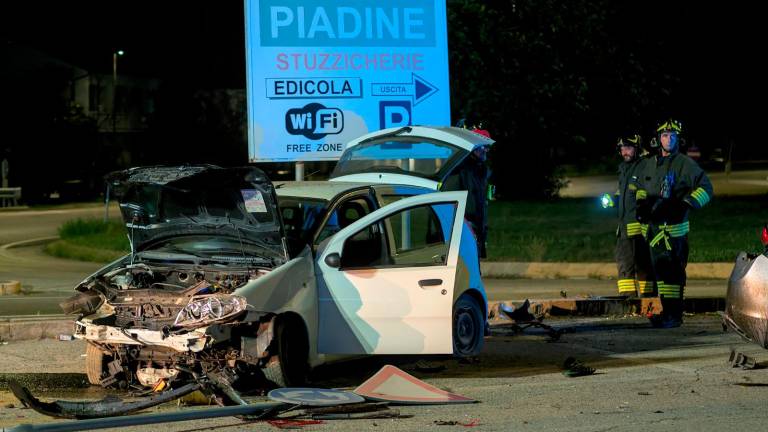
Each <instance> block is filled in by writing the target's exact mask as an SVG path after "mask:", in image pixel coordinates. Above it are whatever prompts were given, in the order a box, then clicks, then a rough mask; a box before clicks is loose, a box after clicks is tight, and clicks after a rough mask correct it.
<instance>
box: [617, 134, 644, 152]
mask: <svg viewBox="0 0 768 432" xmlns="http://www.w3.org/2000/svg"><path fill="white" fill-rule="evenodd" d="M642 142H643V140H642V139H641V138H640V135H638V134H634V135H629V136H626V137H621V138H619V140H618V141H617V142H616V148H621V147H625V146H626V147H635V148H637V149H640V144H642Z"/></svg>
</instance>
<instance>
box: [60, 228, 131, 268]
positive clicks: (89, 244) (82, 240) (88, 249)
mask: <svg viewBox="0 0 768 432" xmlns="http://www.w3.org/2000/svg"><path fill="white" fill-rule="evenodd" d="M59 237H61V240H57V241H55V242H53V243H50V244H48V245H47V246H46V247H45V252H46V253H48V254H50V255H53V256H57V257H61V258H69V259H76V260H80V261H92V262H102V263H106V262H110V261H114V260H115V259H117V258H119V257H121V256H123V255H125V254H126V253H128V252H129V251H130V245H129V243H128V237H127V236H126V231H125V227H124V226H123V223H122V221H119V220H110V221H109V222H106V223H105V222H104V221H102V220H99V219H75V220H71V221H68V222H66V223H64V225H62V226H61V227H60V228H59Z"/></svg>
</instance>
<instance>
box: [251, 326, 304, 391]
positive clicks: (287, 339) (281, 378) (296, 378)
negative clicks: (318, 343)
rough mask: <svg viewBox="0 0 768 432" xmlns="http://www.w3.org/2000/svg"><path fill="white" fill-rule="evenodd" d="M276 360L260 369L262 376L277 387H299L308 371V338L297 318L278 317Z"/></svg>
mask: <svg viewBox="0 0 768 432" xmlns="http://www.w3.org/2000/svg"><path fill="white" fill-rule="evenodd" d="M275 345H276V347H277V361H272V362H271V363H269V364H267V366H266V367H264V368H263V369H262V372H263V373H264V377H265V378H266V379H267V380H269V381H272V382H273V383H274V384H275V385H276V386H278V387H300V386H302V385H304V384H305V383H306V382H307V374H308V372H309V366H308V365H309V364H308V361H307V360H308V357H309V340H308V338H307V332H306V331H305V330H304V325H303V323H302V322H301V320H300V319H298V318H288V319H280V320H279V321H278V322H277V328H276V332H275Z"/></svg>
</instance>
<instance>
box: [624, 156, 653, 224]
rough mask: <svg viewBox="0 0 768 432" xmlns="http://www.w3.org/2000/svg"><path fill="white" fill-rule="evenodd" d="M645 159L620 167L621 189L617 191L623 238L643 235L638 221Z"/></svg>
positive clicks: (638, 159)
mask: <svg viewBox="0 0 768 432" xmlns="http://www.w3.org/2000/svg"><path fill="white" fill-rule="evenodd" d="M647 161H648V160H647V159H646V158H644V157H641V158H637V159H635V160H633V161H631V162H622V163H621V164H620V165H619V188H618V190H617V191H616V198H617V199H616V200H617V201H618V204H619V205H618V209H617V210H618V216H619V229H618V235H619V237H621V238H627V237H634V236H638V235H640V234H641V227H640V222H638V221H637V214H636V211H637V197H636V193H637V190H638V184H639V181H640V179H639V177H638V174H639V173H641V172H642V171H643V166H644V165H645V164H646V163H647Z"/></svg>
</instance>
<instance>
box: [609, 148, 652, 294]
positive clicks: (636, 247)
mask: <svg viewBox="0 0 768 432" xmlns="http://www.w3.org/2000/svg"><path fill="white" fill-rule="evenodd" d="M640 142H641V139H640V135H637V134H635V135H632V136H630V137H626V138H619V141H618V142H617V143H616V148H617V149H618V151H619V154H620V155H621V157H622V159H623V161H622V162H621V164H620V165H619V188H618V190H617V191H616V194H615V200H616V201H617V202H618V208H617V210H618V218H619V226H618V228H617V229H616V237H617V238H616V266H617V267H618V272H619V274H618V280H617V282H616V283H617V285H618V289H619V295H622V296H630V297H636V296H639V297H653V296H654V281H653V278H652V275H653V272H652V271H651V255H650V250H649V248H648V242H647V241H646V240H645V237H643V233H642V227H641V226H640V223H639V222H638V221H637V216H636V207H637V197H636V195H637V190H638V175H637V174H638V173H640V172H642V170H643V165H644V164H645V163H646V161H647V159H646V158H644V157H642V156H641V154H640V153H641V151H642V148H641V146H640ZM649 278H650V279H649Z"/></svg>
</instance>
